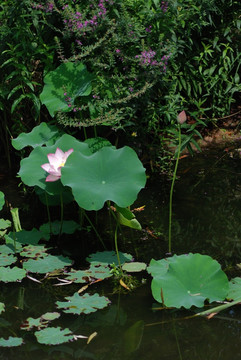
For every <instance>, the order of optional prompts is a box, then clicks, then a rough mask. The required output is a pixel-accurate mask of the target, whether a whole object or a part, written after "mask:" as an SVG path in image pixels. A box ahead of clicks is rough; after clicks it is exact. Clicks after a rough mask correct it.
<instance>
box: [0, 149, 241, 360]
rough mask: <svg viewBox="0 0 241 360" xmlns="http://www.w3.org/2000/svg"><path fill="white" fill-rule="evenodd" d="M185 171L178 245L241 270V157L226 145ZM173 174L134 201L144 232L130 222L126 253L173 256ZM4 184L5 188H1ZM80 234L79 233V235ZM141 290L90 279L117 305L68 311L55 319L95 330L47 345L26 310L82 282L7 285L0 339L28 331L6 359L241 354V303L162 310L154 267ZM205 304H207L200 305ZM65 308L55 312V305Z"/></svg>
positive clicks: (234, 272)
mask: <svg viewBox="0 0 241 360" xmlns="http://www.w3.org/2000/svg"><path fill="white" fill-rule="evenodd" d="M178 176H179V179H178V181H177V182H176V184H175V192H174V196H173V231H172V251H173V253H176V254H182V253H189V252H199V253H201V254H207V255H211V256H212V257H213V258H215V259H216V260H218V261H219V262H220V264H221V265H222V268H223V269H225V270H226V273H227V275H228V276H229V277H234V276H241V274H240V272H241V271H239V269H238V268H237V267H235V265H236V264H238V263H239V262H241V261H240V252H241V221H240V219H241V159H240V158H239V156H238V154H236V153H231V152H227V151H220V152H216V151H213V152H208V153H201V154H197V155H195V157H193V158H191V157H186V158H183V159H182V160H181V161H180V166H179V170H178ZM169 188H170V182H163V180H162V177H161V176H156V175H155V177H154V176H153V177H152V178H151V179H150V180H149V181H148V183H147V186H146V189H144V190H143V191H142V192H141V194H140V197H139V198H138V201H137V203H136V206H137V207H138V206H142V205H146V206H145V210H144V211H142V212H140V213H137V214H136V216H137V218H138V220H139V221H140V222H141V224H142V225H143V228H144V230H143V231H142V232H138V231H135V230H133V231H130V230H128V229H126V230H123V233H124V238H125V240H124V241H123V242H121V241H120V248H121V250H122V251H126V252H129V253H131V254H133V256H134V257H135V258H136V259H137V260H139V261H145V262H146V263H149V262H150V260H151V259H152V258H154V259H156V260H158V259H161V258H163V257H165V256H166V253H167V250H168V246H167V229H168V201H169V198H168V197H169V194H168V191H169ZM2 191H4V189H2ZM78 241H79V240H78ZM137 278H138V280H139V281H140V283H141V282H144V284H143V285H140V286H139V287H137V288H136V289H135V290H134V291H132V292H130V293H128V292H125V293H118V294H113V287H114V284H113V282H112V280H105V281H103V282H100V283H96V284H94V285H93V286H92V289H91V292H93V293H95V292H97V293H99V294H100V295H105V296H107V297H108V298H109V299H110V300H111V304H110V305H109V306H108V307H106V308H105V309H103V310H98V311H97V312H95V313H93V314H90V315H72V314H64V313H62V312H61V311H60V312H61V317H60V318H59V319H57V320H54V322H53V326H61V327H62V328H69V329H70V330H71V331H72V332H74V333H75V334H81V335H86V336H89V335H90V334H92V333H94V332H97V336H95V337H94V338H93V340H92V341H91V342H90V343H89V344H88V345H87V344H86V339H79V340H77V341H73V342H67V343H64V344H62V345H55V346H48V345H41V344H39V343H37V341H36V339H35V337H34V335H33V331H32V332H31V331H30V332H26V331H25V330H24V329H20V326H21V324H23V322H24V320H26V319H27V318H28V317H33V318H37V317H39V316H41V315H42V314H44V313H46V312H52V311H56V307H55V302H56V301H63V298H64V297H65V296H70V295H72V294H73V293H74V292H75V291H78V289H79V288H80V287H81V286H82V285H81V284H80V286H79V287H78V286H77V285H69V286H62V287H58V288H56V287H55V288H54V287H53V286H52V283H51V281H48V280H47V281H46V282H44V283H43V285H39V284H37V283H35V282H33V281H30V280H28V279H25V280H23V281H22V282H21V283H16V284H15V283H9V284H3V283H2V284H1V286H0V301H1V302H4V303H5V305H6V311H5V312H3V313H2V314H1V316H0V337H4V338H6V337H9V336H19V337H23V339H24V344H23V345H22V346H19V347H16V348H2V349H1V353H0V359H4V360H7V359H9V360H12V359H16V358H17V359H18V360H21V359H31V360H32V359H35V360H38V359H41V360H43V359H46V360H50V359H51V360H52V359H58V360H59V359H64V360H68V359H70V360H72V359H81V360H87V359H96V360H105V359H106V360H107V359H108V360H118V359H127V360H136V359H138V360H142V359H143V360H144V359H145V360H148V359H150V360H160V359H161V360H162V359H163V360H177V359H180V360H181V359H182V360H194V359H195V360H204V359H205V360H211V359H215V360H217V359H220V360H231V359H232V360H236V359H237V360H238V359H240V358H241V308H240V306H236V307H232V308H230V309H228V310H226V311H223V312H221V313H219V314H218V315H216V316H215V317H214V318H212V319H210V320H207V319H206V318H200V317H195V318H188V317H190V316H192V315H194V314H195V309H191V310H190V311H187V310H177V309H169V310H167V309H161V307H160V304H156V303H155V301H154V300H153V298H152V295H151V289H150V282H151V279H150V277H149V276H148V274H147V273H145V272H142V273H140V274H138V275H137ZM199 310H200V309H199ZM57 311H58V310H57Z"/></svg>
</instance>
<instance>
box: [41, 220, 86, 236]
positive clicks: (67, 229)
mask: <svg viewBox="0 0 241 360" xmlns="http://www.w3.org/2000/svg"><path fill="white" fill-rule="evenodd" d="M60 229H61V222H60V221H58V220H56V221H54V222H52V223H51V230H52V233H53V234H54V235H58V234H59V232H60ZM79 229H80V225H79V224H78V223H77V222H76V221H74V220H64V221H63V224H62V233H63V234H73V233H74V232H75V231H76V230H79ZM39 230H40V231H41V232H42V233H44V234H48V233H49V232H50V228H49V223H46V224H43V225H41V226H40V228H39ZM45 238H46V237H45Z"/></svg>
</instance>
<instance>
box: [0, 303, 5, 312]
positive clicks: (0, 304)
mask: <svg viewBox="0 0 241 360" xmlns="http://www.w3.org/2000/svg"><path fill="white" fill-rule="evenodd" d="M4 311H5V304H4V303H2V302H0V314H1V313H2V312H4Z"/></svg>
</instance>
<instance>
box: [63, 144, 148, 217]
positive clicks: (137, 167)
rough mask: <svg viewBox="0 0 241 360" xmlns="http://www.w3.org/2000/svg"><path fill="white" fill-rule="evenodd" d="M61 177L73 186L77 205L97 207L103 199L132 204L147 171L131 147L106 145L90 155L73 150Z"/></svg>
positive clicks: (123, 204)
mask: <svg viewBox="0 0 241 360" xmlns="http://www.w3.org/2000/svg"><path fill="white" fill-rule="evenodd" d="M61 181H62V183H63V184H64V185H67V186H69V187H71V188H72V191H73V195H74V198H75V200H76V201H77V203H78V204H79V206H80V207H82V208H84V209H85V210H99V209H101V208H102V207H103V205H104V203H105V201H106V200H112V201H114V202H115V203H116V204H117V205H118V206H120V207H127V206H129V205H131V204H132V203H133V202H134V201H135V200H136V198H137V194H138V193H139V191H140V190H141V189H142V188H143V187H144V186H145V183H146V175H145V169H144V167H143V166H142V163H141V162H140V160H139V159H138V157H137V155H136V153H135V151H134V150H132V149H131V148H130V147H128V146H125V147H123V148H121V149H113V148H111V147H110V146H108V147H104V148H101V149H100V150H98V151H97V152H95V153H94V154H92V155H91V156H84V155H83V154H81V153H80V152H77V151H76V152H73V153H72V154H71V156H70V158H69V159H68V161H67V163H66V165H65V166H64V167H63V169H62V177H61Z"/></svg>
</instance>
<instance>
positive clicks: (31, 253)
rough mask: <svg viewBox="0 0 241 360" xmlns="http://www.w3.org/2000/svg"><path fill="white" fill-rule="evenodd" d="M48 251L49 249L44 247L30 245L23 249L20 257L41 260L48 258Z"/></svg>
mask: <svg viewBox="0 0 241 360" xmlns="http://www.w3.org/2000/svg"><path fill="white" fill-rule="evenodd" d="M46 251H47V249H46V247H45V246H44V245H28V246H24V247H23V250H22V251H21V252H20V255H21V256H23V257H29V258H39V257H45V256H47V255H48V254H47V253H46Z"/></svg>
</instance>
